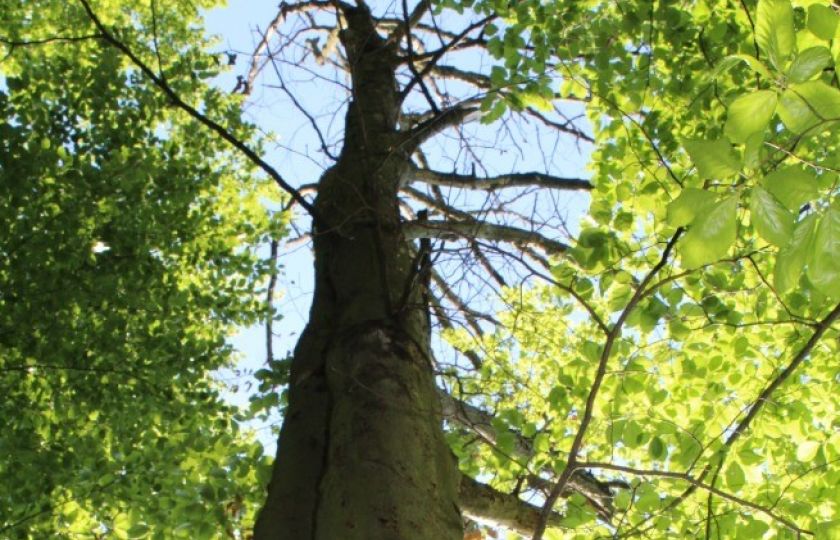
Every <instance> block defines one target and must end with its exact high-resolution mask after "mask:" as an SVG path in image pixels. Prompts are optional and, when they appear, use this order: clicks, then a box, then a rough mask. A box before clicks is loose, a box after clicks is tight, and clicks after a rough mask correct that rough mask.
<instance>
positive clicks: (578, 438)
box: [532, 227, 684, 540]
mask: <svg viewBox="0 0 840 540" xmlns="http://www.w3.org/2000/svg"><path fill="white" fill-rule="evenodd" d="M683 231H684V229H683V228H682V227H680V228H678V229H677V230H676V232H674V235H673V236H672V237H671V239H670V240H669V241H668V244H667V245H666V246H665V249H664V250H663V251H662V255H661V257H660V258H659V261H658V262H657V263H656V264H655V265H654V266H653V268H651V269H650V272H648V273H647V275H646V276H645V277H644V279H643V280H642V281H641V283H639V285H638V286H637V287H636V291H635V292H634V293H633V296H632V297H631V298H630V300H629V301H628V302H627V305H626V306H625V307H624V309H623V310H622V311H621V313H620V314H619V316H618V319H616V321H615V324H613V326H612V328H611V329H610V332H609V334H608V335H607V339H606V341H605V342H604V348H603V350H602V351H601V358H600V359H599V361H598V368H597V370H596V372H595V378H594V380H593V382H592V387H591V388H590V389H589V395H588V396H587V397H586V404H585V406H584V410H583V417H582V419H581V421H580V426H579V427H578V430H577V433H576V434H575V438H574V440H573V441H572V448H571V449H570V450H569V458H568V461H567V465H566V468H565V470H563V472H562V473H561V474H560V478H559V479H558V480H557V484H556V485H555V486H554V489H552V490H551V493H549V495H548V497H546V500H545V505H544V506H543V512H542V518H543V522H541V523H539V524H538V526H537V528H536V530H535V531H534V537H533V539H532V540H540V539H541V538H542V535H543V532H544V531H545V525H544V523H547V520H548V516H549V515H550V513H551V511H552V510H551V509H552V508H553V507H554V503H555V502H556V501H557V498H558V497H559V496H560V494H561V493H562V492H563V490H564V489H565V487H566V483H567V482H568V480H569V478H571V476H572V473H573V472H574V470H575V467H576V464H577V456H578V452H580V448H581V446H583V438H584V436H585V435H586V430H587V429H588V428H589V424H590V422H592V415H593V411H594V409H595V399H596V398H597V397H598V390H599V389H600V388H601V383H602V382H603V380H604V376H606V373H607V363H608V362H609V359H610V354H611V352H612V348H613V345H614V344H615V340H616V339H617V338H618V337H619V336H620V335H621V329H622V327H623V326H624V321H626V320H627V317H628V316H629V315H630V313H631V312H632V311H633V309H634V308H635V307H636V305H637V304H638V303H639V300H641V298H642V295H643V294H644V291H645V288H646V287H647V285H648V283H650V281H651V280H652V279H653V277H654V276H655V275H656V274H657V273H659V271H660V270H662V268H663V267H664V266H665V264H666V263H667V262H668V258H669V257H670V255H671V252H672V251H673V250H674V246H676V245H677V241H678V240H679V239H680V236H681V235H682V233H683Z"/></svg>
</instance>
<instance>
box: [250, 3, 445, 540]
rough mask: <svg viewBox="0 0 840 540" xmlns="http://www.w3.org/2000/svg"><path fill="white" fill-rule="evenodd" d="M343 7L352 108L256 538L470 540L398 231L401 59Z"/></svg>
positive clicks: (332, 175)
mask: <svg viewBox="0 0 840 540" xmlns="http://www.w3.org/2000/svg"><path fill="white" fill-rule="evenodd" d="M341 9H342V11H343V13H344V18H345V21H346V28H345V29H344V30H342V32H341V34H340V39H341V43H342V45H343V47H344V48H345V51H346V53H347V56H348V58H349V60H350V64H351V75H352V82H353V96H352V101H351V103H350V105H349V108H348V112H347V117H346V127H345V130H346V133H345V141H344V147H343V149H342V152H341V155H340V156H339V160H338V162H337V163H336V165H335V166H334V167H333V168H331V169H330V170H328V171H327V172H326V173H325V174H324V175H323V177H322V178H321V180H320V183H319V187H318V196H317V199H316V203H315V209H316V211H317V214H316V215H317V217H316V220H315V226H314V235H313V243H314V250H315V297H314V300H313V305H312V308H311V313H310V320H309V323H308V325H307V327H306V329H305V331H304V332H303V334H302V335H301V338H300V341H299V342H298V344H297V347H296V349H295V355H294V360H293V363H292V368H291V369H292V372H291V381H290V390H289V407H288V410H287V414H286V417H285V420H284V423H283V427H282V429H281V433H280V438H279V442H278V448H277V457H276V462H275V466H274V471H273V474H272V479H271V483H270V485H269V493H268V499H267V502H266V504H265V506H264V507H263V509H262V511H261V512H260V515H259V518H258V520H257V525H256V527H255V539H256V540H279V539H291V540H305V539H323V540H327V539H330V540H335V539H341V540H362V539H364V540H386V539H387V540H397V539H412V540H413V539H416V540H427V539H428V540H449V539H451V540H455V539H458V540H460V539H461V538H462V520H461V516H460V510H459V508H458V506H457V493H458V489H459V486H458V482H459V478H460V475H459V474H458V471H457V466H456V463H455V460H454V458H453V456H452V454H451V453H450V451H449V449H448V447H447V446H446V443H445V441H444V439H443V433H442V431H441V427H440V411H439V405H438V396H437V393H436V390H435V386H434V377H433V373H432V366H431V361H430V354H429V332H430V329H429V323H428V318H427V314H426V313H427V306H425V303H424V302H423V300H422V299H423V295H422V292H421V286H420V278H419V275H420V273H421V272H420V268H419V264H418V263H419V261H418V258H417V257H416V256H414V255H413V250H412V249H411V244H410V240H407V239H405V238H404V236H403V234H402V232H401V230H400V223H399V212H398V206H397V193H398V190H399V179H400V178H402V177H403V176H404V174H405V172H406V169H407V167H408V166H409V165H408V159H407V157H406V155H405V149H404V148H403V144H402V143H404V135H403V134H400V133H399V132H398V131H397V128H396V125H397V118H398V112H399V108H400V104H399V96H398V94H397V83H396V80H395V77H394V68H395V66H396V62H397V60H396V48H395V46H394V45H393V44H389V43H387V42H386V41H385V40H384V39H383V38H381V37H380V36H379V35H378V34H377V32H376V30H375V28H374V26H373V22H372V20H371V17H370V14H369V12H368V11H367V10H366V8H364V7H351V6H348V5H344V4H341ZM414 251H416V250H414Z"/></svg>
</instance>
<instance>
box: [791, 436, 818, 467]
mask: <svg viewBox="0 0 840 540" xmlns="http://www.w3.org/2000/svg"><path fill="white" fill-rule="evenodd" d="M819 449H820V443H819V442H817V441H804V442H801V443H799V446H797V447H796V459H798V460H799V461H801V462H802V463H809V462H811V461H812V460H813V459H814V458H815V457H816V456H817V452H818V451H819Z"/></svg>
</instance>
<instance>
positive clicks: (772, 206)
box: [750, 186, 793, 247]
mask: <svg viewBox="0 0 840 540" xmlns="http://www.w3.org/2000/svg"><path fill="white" fill-rule="evenodd" d="M750 216H751V218H752V223H753V226H754V227H755V230H756V232H758V234H759V236H761V237H762V238H764V239H765V240H767V241H768V242H770V243H771V244H775V245H777V246H779V247H783V246H785V245H787V243H788V242H789V241H790V237H791V234H792V233H793V214H791V212H790V211H789V210H788V209H787V208H785V207H784V206H783V205H782V203H780V202H779V201H778V199H776V197H774V196H773V195H772V194H771V193H770V192H769V191H767V190H766V189H764V188H762V187H761V186H756V187H755V188H753V190H752V198H751V199H750Z"/></svg>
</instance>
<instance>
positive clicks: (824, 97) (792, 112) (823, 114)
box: [778, 80, 840, 133]
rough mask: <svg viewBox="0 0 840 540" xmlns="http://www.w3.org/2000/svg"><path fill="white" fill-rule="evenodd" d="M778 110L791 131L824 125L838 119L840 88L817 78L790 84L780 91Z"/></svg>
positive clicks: (798, 131) (806, 129) (802, 130)
mask: <svg viewBox="0 0 840 540" xmlns="http://www.w3.org/2000/svg"><path fill="white" fill-rule="evenodd" d="M778 113H779V117H780V118H781V119H782V122H784V124H785V126H787V127H788V129H790V130H791V131H793V132H794V133H803V132H805V131H808V130H812V129H814V128H816V127H822V128H825V127H827V126H828V123H829V122H831V121H836V120H840V90H838V89H836V88H833V87H831V86H829V85H827V84H825V83H824V82H822V81H819V80H816V81H808V82H804V83H800V84H793V85H791V86H789V87H788V88H787V89H786V90H785V91H784V92H783V93H782V98H781V99H780V100H779V107H778Z"/></svg>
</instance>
